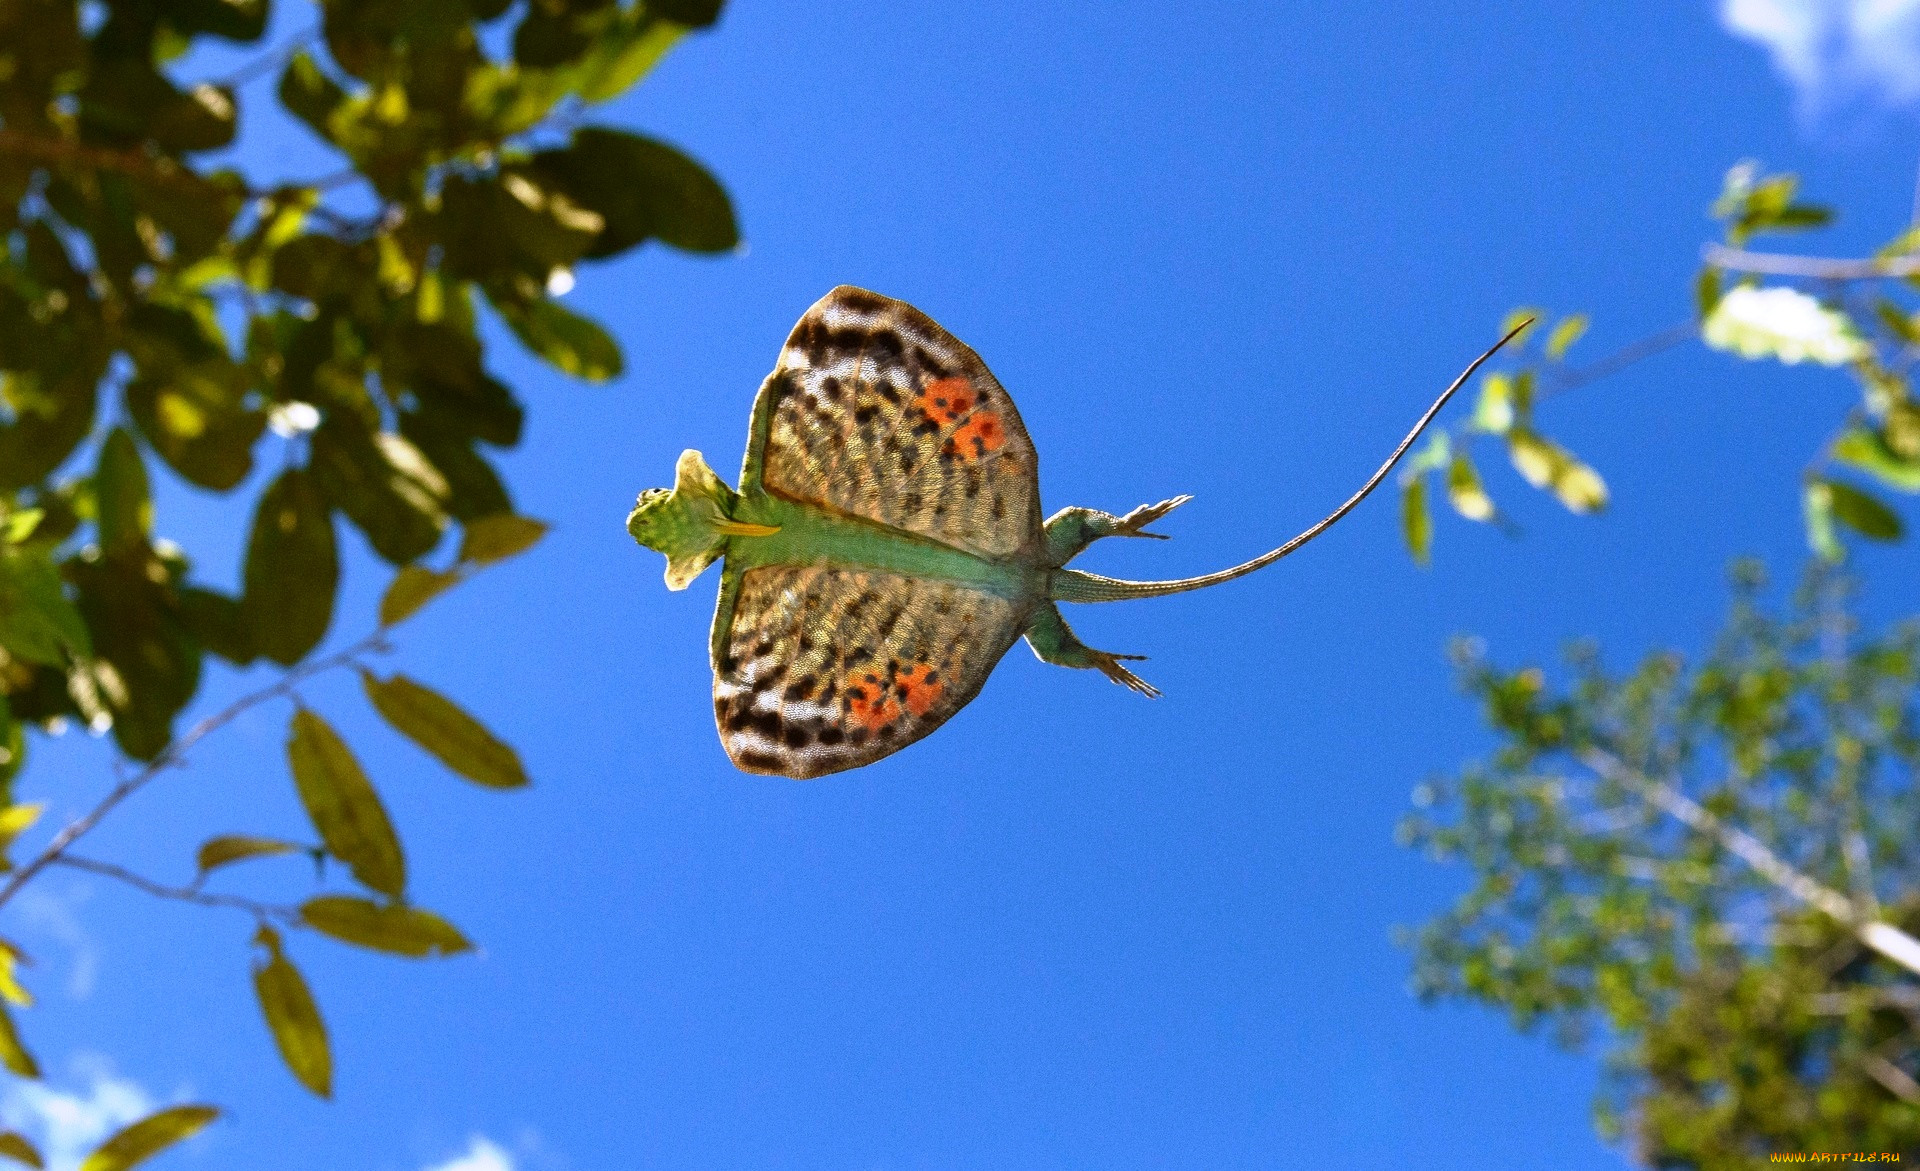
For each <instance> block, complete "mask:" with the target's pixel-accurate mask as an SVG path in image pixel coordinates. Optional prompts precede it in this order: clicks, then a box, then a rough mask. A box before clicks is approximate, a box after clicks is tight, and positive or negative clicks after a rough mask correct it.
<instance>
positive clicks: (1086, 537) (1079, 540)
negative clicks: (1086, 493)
mask: <svg viewBox="0 0 1920 1171" xmlns="http://www.w3.org/2000/svg"><path fill="white" fill-rule="evenodd" d="M1192 499H1193V497H1191V496H1175V497H1174V498H1173V499H1171V500H1162V501H1161V502H1160V503H1158V504H1142V505H1141V506H1140V507H1138V508H1136V509H1134V510H1133V511H1132V512H1129V513H1128V514H1127V515H1125V516H1115V515H1113V514H1112V513H1110V512H1101V511H1100V510H1099V509H1095V508H1063V509H1061V510H1060V511H1059V512H1056V513H1054V514H1053V516H1052V517H1051V518H1049V519H1048V521H1047V525H1046V541H1047V561H1048V563H1049V564H1051V565H1052V566H1053V567H1054V568H1056V569H1057V568H1059V567H1060V566H1062V565H1065V564H1066V563H1067V562H1069V561H1071V560H1073V559H1074V558H1075V557H1078V556H1079V555H1080V554H1081V552H1082V551H1083V550H1085V549H1086V547H1087V546H1088V545H1091V544H1093V543H1094V542H1095V541H1097V540H1099V539H1100V538H1101V537H1151V538H1153V539H1154V540H1157V541H1164V540H1166V539H1167V535H1166V534H1165V533H1150V532H1147V531H1146V527H1147V526H1148V525H1150V524H1152V523H1153V522H1154V521H1156V520H1159V519H1160V518H1161V517H1163V516H1165V515H1167V514H1168V513H1169V512H1172V511H1173V510H1174V509H1176V508H1178V507H1180V506H1181V505H1182V504H1185V503H1186V502H1187V501H1189V500H1192Z"/></svg>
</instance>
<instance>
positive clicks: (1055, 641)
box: [1027, 603, 1160, 699]
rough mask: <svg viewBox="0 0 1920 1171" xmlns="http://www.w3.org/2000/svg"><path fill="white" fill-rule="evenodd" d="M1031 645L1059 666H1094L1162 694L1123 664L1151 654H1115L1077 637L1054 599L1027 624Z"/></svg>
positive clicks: (1153, 693)
mask: <svg viewBox="0 0 1920 1171" xmlns="http://www.w3.org/2000/svg"><path fill="white" fill-rule="evenodd" d="M1027 645H1028V646H1030V647H1032V648H1033V653H1034V654H1036V655H1038V656H1040V661H1041V662H1043V663H1052V664H1054V665H1055V666H1057V667H1081V668H1091V669H1093V670H1095V671H1098V672H1100V673H1101V674H1102V675H1105V676H1106V677H1107V678H1109V679H1111V680H1113V681H1114V682H1115V683H1118V684H1119V685H1120V686H1122V687H1126V688H1129V689H1131V690H1133V691H1137V692H1139V693H1140V694H1141V695H1144V696H1146V697H1147V698H1149V699H1157V698H1159V696H1160V689H1159V688H1157V687H1155V686H1154V685H1153V684H1151V683H1148V682H1147V681H1146V680H1145V679H1142V678H1140V676H1138V675H1135V674H1134V673H1133V672H1132V671H1129V670H1127V669H1126V668H1125V667H1122V666H1121V665H1120V664H1121V663H1122V662H1123V661H1128V662H1138V661H1141V660H1144V659H1145V658H1146V657H1147V656H1145V655H1115V654H1109V653H1108V652H1106V651H1096V650H1094V649H1093V648H1092V647H1090V646H1088V645H1087V644H1085V643H1083V642H1081V641H1080V640H1079V639H1078V638H1075V637H1074V634H1073V630H1072V628H1071V627H1069V626H1068V625H1067V622H1066V619H1064V618H1062V617H1060V609H1059V607H1057V606H1054V605H1052V604H1051V603H1049V604H1048V605H1046V606H1044V607H1042V608H1041V609H1040V612H1039V613H1037V614H1035V615H1034V616H1033V621H1032V622H1030V623H1029V624H1028V625H1027Z"/></svg>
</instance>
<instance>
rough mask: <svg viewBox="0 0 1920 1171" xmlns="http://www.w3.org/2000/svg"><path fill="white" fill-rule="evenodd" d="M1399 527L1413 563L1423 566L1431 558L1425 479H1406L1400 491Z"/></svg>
mask: <svg viewBox="0 0 1920 1171" xmlns="http://www.w3.org/2000/svg"><path fill="white" fill-rule="evenodd" d="M1400 528H1401V532H1402V533H1403V534H1404V535H1405V536H1406V539H1407V552H1409V553H1411V554H1413V561H1414V564H1416V565H1418V566H1421V567H1422V568H1425V567H1426V566H1427V565H1428V564H1429V563H1430V562H1431V561H1432V559H1433V512H1432V511H1431V510H1430V509H1429V508H1428V507H1427V480H1426V477H1425V476H1418V477H1415V478H1414V479H1411V480H1408V481H1407V482H1406V485H1405V487H1403V488H1402V489H1401V492H1400Z"/></svg>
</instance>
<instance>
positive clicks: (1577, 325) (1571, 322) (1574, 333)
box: [1546, 313, 1588, 362]
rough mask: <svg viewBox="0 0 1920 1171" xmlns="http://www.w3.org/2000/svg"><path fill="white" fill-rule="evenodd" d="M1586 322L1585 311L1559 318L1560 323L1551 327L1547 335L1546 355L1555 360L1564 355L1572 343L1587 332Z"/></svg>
mask: <svg viewBox="0 0 1920 1171" xmlns="http://www.w3.org/2000/svg"><path fill="white" fill-rule="evenodd" d="M1587 324H1588V322H1587V315H1586V314H1585V313H1575V314H1574V315H1572V316H1571V317H1563V318H1561V319H1560V323H1559V324H1558V325H1556V326H1554V327H1553V332H1552V333H1550V334H1548V335H1547V346H1546V349H1547V357H1549V358H1552V359H1553V360H1554V361H1556V362H1557V361H1559V360H1560V359H1561V358H1564V357H1566V356H1567V351H1568V350H1569V349H1571V348H1572V347H1573V343H1575V342H1577V341H1579V340H1580V335H1581V334H1583V333H1585V332H1587Z"/></svg>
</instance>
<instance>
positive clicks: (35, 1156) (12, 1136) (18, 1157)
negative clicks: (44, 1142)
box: [0, 1130, 47, 1167]
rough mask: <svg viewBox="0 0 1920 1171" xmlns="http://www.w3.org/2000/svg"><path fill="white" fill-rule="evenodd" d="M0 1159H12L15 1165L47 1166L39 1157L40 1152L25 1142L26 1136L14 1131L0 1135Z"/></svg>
mask: <svg viewBox="0 0 1920 1171" xmlns="http://www.w3.org/2000/svg"><path fill="white" fill-rule="evenodd" d="M0 1157H4V1158H8V1159H12V1160H13V1161H14V1162H16V1163H25V1164H26V1165H27V1166H29V1167H45V1166H46V1165H47V1164H46V1161H45V1160H44V1159H42V1158H41V1157H40V1151H39V1150H38V1149H37V1148H36V1147H35V1146H34V1145H33V1144H32V1143H31V1142H28V1141H27V1136H26V1135H24V1134H21V1133H20V1132H19V1131H15V1130H9V1131H6V1132H4V1133H0Z"/></svg>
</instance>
